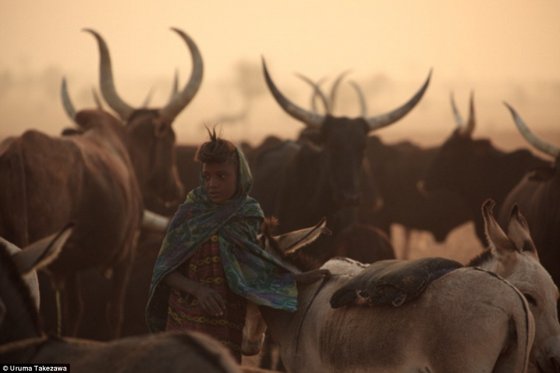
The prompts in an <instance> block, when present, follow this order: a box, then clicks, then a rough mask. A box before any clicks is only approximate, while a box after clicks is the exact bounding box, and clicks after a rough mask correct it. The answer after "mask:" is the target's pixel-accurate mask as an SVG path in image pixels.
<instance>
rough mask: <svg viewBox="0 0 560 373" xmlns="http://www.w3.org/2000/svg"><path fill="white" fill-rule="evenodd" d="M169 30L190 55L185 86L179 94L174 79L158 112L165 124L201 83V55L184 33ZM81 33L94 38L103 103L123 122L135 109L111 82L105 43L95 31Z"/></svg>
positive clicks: (110, 65)
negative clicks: (177, 37)
mask: <svg viewBox="0 0 560 373" xmlns="http://www.w3.org/2000/svg"><path fill="white" fill-rule="evenodd" d="M171 30H173V31H174V32H176V33H177V34H178V35H179V36H180V37H181V39H183V41H184V42H185V43H186V44H187V47H188V48H189V50H190V52H191V58H192V71H191V76H190V78H189V80H188V82H187V84H186V85H185V86H184V87H183V89H182V90H181V91H179V92H177V88H176V84H177V83H176V79H175V83H174V84H175V85H174V88H173V93H172V96H171V98H170V100H169V101H168V103H167V104H166V105H165V106H164V107H163V108H161V109H160V110H159V111H160V115H161V116H162V117H164V118H166V119H168V120H169V121H172V120H173V119H174V118H175V117H176V116H177V115H178V114H179V113H180V112H181V110H183V109H184V108H185V107H186V106H187V105H188V104H189V102H190V101H191V100H192V99H193V98H194V96H195V95H196V93H197V92H198V89H199V88H200V85H201V83H202V75H203V70H204V69H203V62H202V56H201V54H200V51H199V49H198V47H197V46H196V44H195V42H194V41H193V40H192V39H191V38H190V37H189V36H188V35H187V34H186V33H185V32H184V31H182V30H180V29H178V28H172V29H171ZM84 31H86V32H89V33H90V34H92V35H93V36H94V37H95V39H96V41H97V45H98V47H99V56H100V63H99V86H100V88H101V94H102V95H103V98H104V99H105V101H107V104H108V105H109V106H110V107H111V108H112V109H113V110H115V111H116V112H117V113H118V115H119V116H120V117H121V119H123V120H125V121H126V120H127V119H128V118H129V117H130V115H131V114H132V113H133V111H134V110H135V108H134V107H133V106H131V105H129V104H127V103H126V102H125V101H124V100H123V99H122V98H121V97H120V96H119V94H118V93H117V90H116V88H115V83H114V80H113V68H112V64H111V56H110V55H109V48H108V47H107V43H106V42H105V40H104V39H103V38H102V37H101V35H100V34H99V33H97V32H96V31H95V30H92V29H85V30H84Z"/></svg>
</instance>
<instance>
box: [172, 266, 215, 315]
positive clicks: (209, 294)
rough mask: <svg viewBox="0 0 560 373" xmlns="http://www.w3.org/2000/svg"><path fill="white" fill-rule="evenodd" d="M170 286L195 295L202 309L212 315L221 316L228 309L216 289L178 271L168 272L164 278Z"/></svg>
mask: <svg viewBox="0 0 560 373" xmlns="http://www.w3.org/2000/svg"><path fill="white" fill-rule="evenodd" d="M163 281H164V282H165V284H167V285H168V286H170V287H172V288H175V289H178V290H181V291H184V292H185V293H189V294H191V295H193V296H194V297H195V298H196V299H198V301H199V302H200V306H201V307H202V309H203V310H204V311H205V312H207V313H208V314H210V315H214V316H221V315H223V313H224V310H225V309H226V304H225V301H224V298H223V297H222V296H221V295H220V294H219V293H218V292H217V291H215V290H214V289H212V288H209V287H207V286H204V285H202V284H200V283H198V282H196V281H193V280H189V279H188V278H186V277H185V276H183V275H182V274H181V273H180V272H178V271H173V272H171V273H170V274H168V275H167V276H166V277H165V279H164V280H163Z"/></svg>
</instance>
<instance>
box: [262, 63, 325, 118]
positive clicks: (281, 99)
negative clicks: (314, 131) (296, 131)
mask: <svg viewBox="0 0 560 373" xmlns="http://www.w3.org/2000/svg"><path fill="white" fill-rule="evenodd" d="M262 67H263V72H264V78H265V80H266V85H267V86H268V89H269V90H270V92H271V93H272V96H273V97H274V99H275V100H276V102H277V103H278V105H280V107H281V108H282V109H284V111H285V112H286V113H288V114H289V115H291V116H292V117H293V118H295V119H297V120H299V121H301V122H303V123H305V124H306V125H307V126H309V127H315V128H320V127H321V125H322V124H323V122H324V120H325V117H324V116H323V115H319V114H315V113H311V112H309V111H307V110H304V109H302V108H300V107H299V106H297V105H295V104H293V103H292V102H291V101H290V100H288V99H287V98H286V97H285V96H284V95H283V94H282V93H281V92H280V91H279V90H278V88H276V85H274V82H273V81H272V79H271V78H270V74H269V73H268V69H267V68H266V62H265V60H264V57H263V58H262Z"/></svg>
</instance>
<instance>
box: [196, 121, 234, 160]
mask: <svg viewBox="0 0 560 373" xmlns="http://www.w3.org/2000/svg"><path fill="white" fill-rule="evenodd" d="M206 130H207V131H208V136H209V137H210V141H207V142H205V143H203V144H202V145H200V147H199V148H198V150H197V151H196V155H195V160H196V161H198V162H202V163H222V162H227V161H229V162H232V163H233V164H234V165H236V166H238V165H239V159H238V156H237V150H236V148H235V145H234V144H233V143H232V142H231V141H228V140H225V139H222V138H220V137H219V136H218V135H217V134H216V127H214V128H212V129H211V130H210V129H209V128H208V127H206Z"/></svg>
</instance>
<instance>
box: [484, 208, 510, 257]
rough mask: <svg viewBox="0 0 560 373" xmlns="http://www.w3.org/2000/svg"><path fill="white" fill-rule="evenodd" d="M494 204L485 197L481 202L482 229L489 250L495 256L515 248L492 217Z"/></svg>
mask: <svg viewBox="0 0 560 373" xmlns="http://www.w3.org/2000/svg"><path fill="white" fill-rule="evenodd" d="M495 205H496V202H494V200H493V199H487V200H486V201H484V203H483V204H482V216H483V218H484V230H485V232H486V239H487V240H488V245H489V246H490V250H491V251H492V253H493V254H494V255H496V256H498V257H499V256H501V255H504V254H507V253H508V252H511V251H513V250H515V248H514V247H513V245H512V243H511V241H510V240H509V238H508V237H507V235H506V234H505V232H504V231H503V230H502V228H501V227H500V225H499V224H498V222H497V221H496V219H495V218H494V213H493V209H494V206H495Z"/></svg>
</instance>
